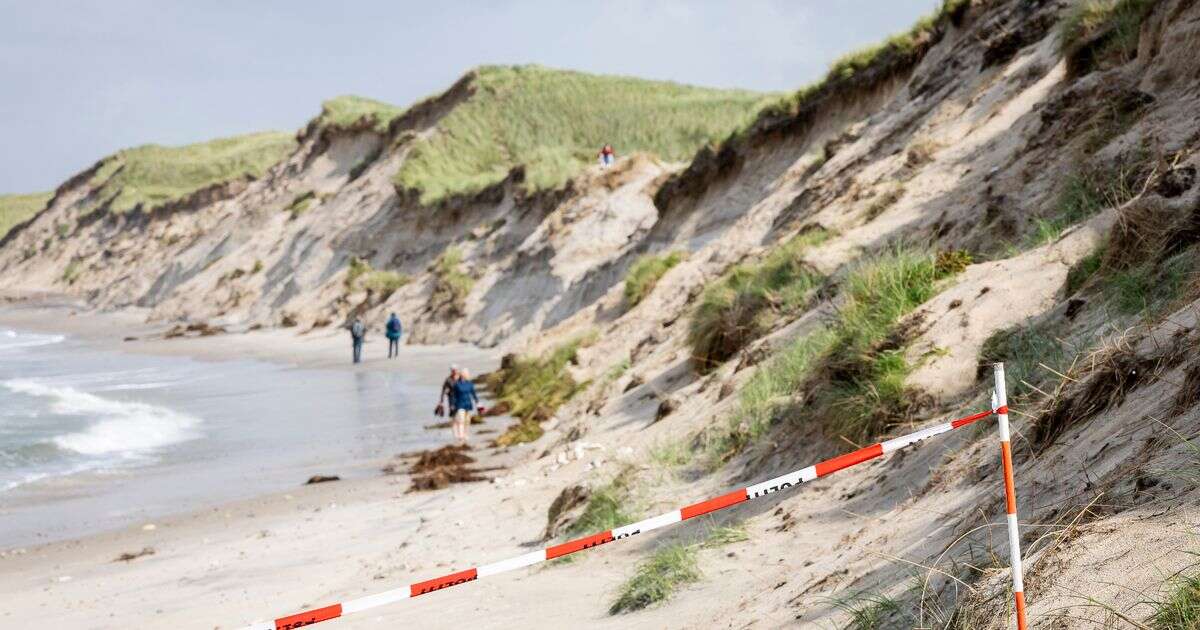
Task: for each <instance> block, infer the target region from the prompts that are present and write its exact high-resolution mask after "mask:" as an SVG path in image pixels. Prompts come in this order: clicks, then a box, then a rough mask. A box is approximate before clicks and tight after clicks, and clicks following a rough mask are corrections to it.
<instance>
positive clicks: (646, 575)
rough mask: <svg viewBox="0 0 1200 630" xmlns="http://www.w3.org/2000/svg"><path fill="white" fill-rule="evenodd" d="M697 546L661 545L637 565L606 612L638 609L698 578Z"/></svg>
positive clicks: (613, 613)
mask: <svg viewBox="0 0 1200 630" xmlns="http://www.w3.org/2000/svg"><path fill="white" fill-rule="evenodd" d="M696 552H697V546H696V545H689V544H685V543H680V542H677V543H671V544H668V545H663V546H661V547H659V548H658V549H656V550H655V551H654V554H653V555H651V556H650V557H649V558H648V559H646V560H645V561H643V562H642V563H640V564H638V567H637V569H636V571H635V572H634V575H633V577H631V578H630V579H629V580H627V581H626V582H625V583H624V584H623V585H621V590H620V593H619V594H618V596H617V599H616V601H614V602H613V603H612V605H611V606H609V609H608V613H609V614H610V615H616V614H620V613H627V612H633V611H635V610H641V609H643V608H646V607H647V606H650V605H652V604H655V603H658V602H661V601H664V600H667V599H669V598H670V597H671V595H673V594H674V593H675V591H676V590H678V589H679V587H681V586H684V585H686V584H690V583H692V582H696V581H698V580H699V579H700V577H701V574H700V564H699V562H698V561H697V558H696Z"/></svg>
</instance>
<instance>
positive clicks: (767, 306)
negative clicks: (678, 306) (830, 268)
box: [688, 229, 829, 373]
mask: <svg viewBox="0 0 1200 630" xmlns="http://www.w3.org/2000/svg"><path fill="white" fill-rule="evenodd" d="M828 237H829V233H828V232H827V231H825V230H821V229H817V230H809V231H807V232H804V233H803V234H800V235H798V236H796V237H794V238H792V239H791V240H789V241H787V242H786V243H784V244H783V245H780V246H778V247H776V248H775V249H774V250H772V251H771V252H770V253H769V254H768V255H767V256H766V257H765V258H764V259H763V260H762V261H761V262H758V263H747V264H742V265H737V266H735V267H733V268H732V269H730V270H729V271H727V272H725V274H724V275H722V276H721V278H720V279H719V280H717V281H716V282H715V283H713V284H711V285H709V286H708V287H707V288H706V289H705V290H704V293H703V294H702V295H701V296H700V305H699V306H698V307H697V308H696V314H695V315H694V316H693V317H692V321H691V326H690V328H689V329H688V343H689V345H691V347H692V360H693V362H694V363H695V366H696V369H697V370H698V371H700V372H701V373H704V372H709V371H711V370H713V369H715V368H716V367H718V366H719V365H720V364H721V363H722V362H724V361H726V360H727V359H729V358H730V357H732V356H733V355H735V354H736V353H737V352H738V351H739V350H741V349H742V348H743V347H745V346H746V344H748V343H750V342H751V341H753V340H754V339H757V338H759V337H761V336H762V335H763V334H765V333H766V332H767V331H768V330H770V329H771V327H772V326H774V325H775V324H776V323H778V322H779V321H780V320H781V319H782V318H784V317H787V316H789V315H790V314H794V313H797V312H799V310H800V307H802V306H803V305H804V304H805V302H807V301H808V299H809V297H811V295H812V292H813V290H814V289H815V288H816V287H817V284H818V283H819V282H820V280H821V276H820V274H818V273H817V272H816V271H815V270H813V269H812V267H810V266H809V265H807V264H806V263H805V262H804V259H803V255H804V252H805V250H806V249H807V248H809V247H811V246H813V245H815V244H818V243H821V242H823V241H824V240H825V239H827V238H828Z"/></svg>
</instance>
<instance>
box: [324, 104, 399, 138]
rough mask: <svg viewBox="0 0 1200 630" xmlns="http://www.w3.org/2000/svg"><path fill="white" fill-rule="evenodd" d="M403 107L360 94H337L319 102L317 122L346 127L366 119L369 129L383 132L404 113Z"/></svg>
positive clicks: (328, 125)
mask: <svg viewBox="0 0 1200 630" xmlns="http://www.w3.org/2000/svg"><path fill="white" fill-rule="evenodd" d="M405 111H406V110H405V108H403V107H397V106H395V105H392V104H390V103H384V102H382V101H376V100H374V99H369V98H364V97H362V96H351V95H347V96H339V97H337V98H332V99H330V100H328V101H325V102H324V103H322V104H321V116H320V117H319V118H318V121H319V124H321V125H323V126H327V127H338V128H348V127H353V126H356V125H359V124H361V121H363V120H364V119H366V120H367V121H369V122H368V124H369V125H370V127H371V129H373V130H375V131H377V132H379V133H385V132H386V131H387V128H388V125H389V124H390V123H391V122H392V121H393V120H395V119H396V118H398V117H399V116H401V115H402V114H404V112H405Z"/></svg>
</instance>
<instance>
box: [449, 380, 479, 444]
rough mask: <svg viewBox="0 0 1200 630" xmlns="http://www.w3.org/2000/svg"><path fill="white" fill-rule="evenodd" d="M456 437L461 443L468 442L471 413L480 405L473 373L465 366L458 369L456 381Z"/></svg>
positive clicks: (454, 425) (454, 424)
mask: <svg viewBox="0 0 1200 630" xmlns="http://www.w3.org/2000/svg"><path fill="white" fill-rule="evenodd" d="M453 389H454V409H455V411H454V423H453V427H454V437H455V438H456V439H458V443H459V444H466V443H467V426H468V425H469V424H470V422H471V413H472V412H474V411H475V408H476V407H478V406H479V396H478V395H476V394H475V384H474V383H472V382H471V373H470V372H468V371H467V370H466V369H465V368H464V369H461V370H459V371H458V380H456V381H454V388H453Z"/></svg>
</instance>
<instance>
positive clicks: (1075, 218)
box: [1028, 154, 1148, 246]
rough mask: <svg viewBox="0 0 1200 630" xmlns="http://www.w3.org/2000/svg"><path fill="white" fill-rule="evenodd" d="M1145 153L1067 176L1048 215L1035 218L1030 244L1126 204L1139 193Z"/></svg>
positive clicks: (1048, 239)
mask: <svg viewBox="0 0 1200 630" xmlns="http://www.w3.org/2000/svg"><path fill="white" fill-rule="evenodd" d="M1146 159H1148V158H1147V157H1146V156H1143V155H1140V154H1139V155H1137V156H1134V159H1133V160H1131V161H1129V162H1126V163H1123V164H1122V165H1121V166H1118V167H1113V168H1101V167H1094V166H1093V167H1084V168H1080V169H1079V170H1076V171H1075V172H1073V173H1070V174H1068V175H1067V177H1066V178H1065V181H1064V182H1063V185H1062V188H1060V189H1059V193H1058V196H1057V197H1055V201H1054V206H1053V208H1052V209H1051V212H1050V215H1049V216H1048V217H1041V218H1036V219H1034V232H1033V235H1032V236H1031V238H1030V242H1029V243H1028V245H1029V246H1037V245H1044V244H1046V243H1053V242H1054V241H1057V240H1058V239H1059V237H1061V236H1062V233H1063V231H1064V230H1066V229H1067V228H1068V227H1071V226H1072V225H1075V224H1076V223H1079V222H1081V221H1083V220H1085V219H1088V218H1090V217H1092V216H1095V215H1096V214H1097V213H1099V212H1100V211H1101V210H1104V209H1105V208H1113V207H1117V206H1120V205H1121V204H1124V203H1125V202H1127V201H1129V200H1130V199H1133V198H1134V196H1136V195H1137V192H1138V188H1139V187H1140V184H1141V183H1142V181H1144V179H1143V178H1142V176H1141V172H1142V170H1143V168H1142V167H1143V166H1144V162H1145V160H1146Z"/></svg>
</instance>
